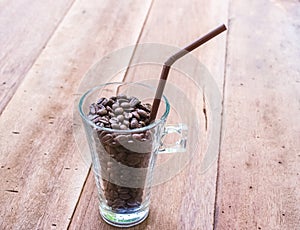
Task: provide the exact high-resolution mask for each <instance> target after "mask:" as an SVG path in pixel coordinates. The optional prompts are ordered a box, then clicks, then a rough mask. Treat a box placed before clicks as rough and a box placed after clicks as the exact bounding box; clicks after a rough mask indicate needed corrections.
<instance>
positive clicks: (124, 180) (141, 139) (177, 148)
mask: <svg viewBox="0 0 300 230" xmlns="http://www.w3.org/2000/svg"><path fill="white" fill-rule="evenodd" d="M154 93H155V89H153V88H152V87H150V86H147V85H144V84H141V83H118V82H115V83H107V84H103V85H100V86H97V87H95V88H93V89H91V90H89V91H88V92H86V93H85V94H84V95H83V96H82V97H81V99H80V101H79V113H80V116H81V118H82V121H83V124H84V128H85V132H86V136H87V140H88V144H89V148H90V152H91V155H92V166H93V173H94V176H95V181H96V185H97V189H98V195H99V208H100V215H101V216H102V218H103V219H104V220H105V221H106V222H107V223H109V224H111V225H114V226H117V227H131V226H134V225H137V224H139V223H141V222H142V221H143V220H145V219H146V217H147V216H148V213H149V204H150V191H151V182H152V177H153V170H154V166H155V161H156V157H157V154H159V153H174V152H184V151H185V150H186V137H187V129H186V127H185V126H184V125H182V124H178V125H173V126H166V125H165V123H166V120H167V117H168V115H169V111H170V105H169V102H168V100H167V98H166V97H165V96H163V98H162V100H161V104H160V110H159V113H158V116H157V119H156V120H155V122H152V123H151V124H149V125H148V126H145V127H142V128H136V129H130V130H120V129H109V128H105V127H101V126H97V125H96V124H95V123H94V122H92V121H91V120H90V119H89V117H88V113H89V110H90V105H91V104H92V103H95V102H97V100H98V99H99V98H102V97H106V98H110V97H111V96H116V95H119V94H123V95H126V96H134V97H136V98H138V99H139V100H140V101H142V103H152V101H153V95H154ZM174 132H175V133H178V134H179V136H180V138H179V140H178V141H177V142H176V143H174V145H171V146H170V145H168V146H164V145H163V143H162V142H163V141H162V139H163V137H164V136H165V135H166V134H169V133H174Z"/></svg>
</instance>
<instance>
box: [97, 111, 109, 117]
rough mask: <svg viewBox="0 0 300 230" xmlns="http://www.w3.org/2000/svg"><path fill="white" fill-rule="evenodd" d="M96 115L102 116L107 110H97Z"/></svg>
mask: <svg viewBox="0 0 300 230" xmlns="http://www.w3.org/2000/svg"><path fill="white" fill-rule="evenodd" d="M97 114H99V115H100V116H104V115H106V114H107V110H106V109H99V110H98V111H97Z"/></svg>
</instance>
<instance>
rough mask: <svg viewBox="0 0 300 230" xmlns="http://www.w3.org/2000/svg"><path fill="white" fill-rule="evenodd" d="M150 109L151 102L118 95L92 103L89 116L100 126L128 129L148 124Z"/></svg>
mask: <svg viewBox="0 0 300 230" xmlns="http://www.w3.org/2000/svg"><path fill="white" fill-rule="evenodd" d="M150 111H151V105H150V104H145V105H143V104H142V103H141V102H140V101H139V99H137V98H136V97H127V96H126V95H118V96H116V97H111V98H109V99H107V98H104V97H103V98H100V99H99V100H98V102H97V103H93V104H91V105H90V112H89V115H88V117H89V119H90V120H91V121H93V122H94V123H95V124H96V125H98V126H101V127H105V128H111V129H121V130H126V129H136V128H141V127H144V126H147V125H148V124H149V121H150V120H149V117H150Z"/></svg>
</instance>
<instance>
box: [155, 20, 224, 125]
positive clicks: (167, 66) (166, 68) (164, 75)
mask: <svg viewBox="0 0 300 230" xmlns="http://www.w3.org/2000/svg"><path fill="white" fill-rule="evenodd" d="M225 30H226V26H225V25H224V24H223V25H221V26H219V27H217V28H216V29H214V30H212V31H211V32H209V33H208V34H206V35H204V36H203V37H201V38H199V39H198V40H196V41H194V42H193V43H192V44H190V45H188V46H187V47H185V48H184V49H182V50H180V51H179V52H177V53H175V54H174V55H173V56H171V57H170V58H169V59H168V60H167V61H166V62H165V63H164V65H163V69H162V71H161V75H160V81H159V84H158V86H157V89H156V93H155V98H154V100H153V104H152V110H151V114H150V121H154V120H155V118H156V115H157V111H158V107H159V104H160V101H161V97H162V94H163V91H164V88H165V85H166V81H167V78H168V74H169V71H170V68H171V65H173V64H174V62H176V61H177V60H178V59H179V58H181V57H183V56H184V55H186V54H187V53H189V52H191V51H192V50H194V49H196V48H197V47H199V46H201V45H202V44H204V43H205V42H207V41H209V40H210V39H212V38H213V37H215V36H217V35H219V34H220V33H222V32H224V31H225Z"/></svg>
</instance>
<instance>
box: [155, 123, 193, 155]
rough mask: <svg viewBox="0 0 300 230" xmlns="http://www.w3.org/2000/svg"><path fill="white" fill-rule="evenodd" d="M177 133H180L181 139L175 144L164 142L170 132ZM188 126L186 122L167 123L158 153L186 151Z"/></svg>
mask: <svg viewBox="0 0 300 230" xmlns="http://www.w3.org/2000/svg"><path fill="white" fill-rule="evenodd" d="M172 133H176V134H178V135H179V139H178V140H177V141H176V142H175V143H173V144H167V143H164V138H165V137H166V136H167V135H168V134H172ZM187 134H188V127H187V126H186V125H185V124H177V125H167V126H166V127H165V128H164V131H163V135H162V138H161V140H162V141H161V144H160V148H159V151H158V153H159V154H164V153H180V152H185V151H186V143H187Z"/></svg>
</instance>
